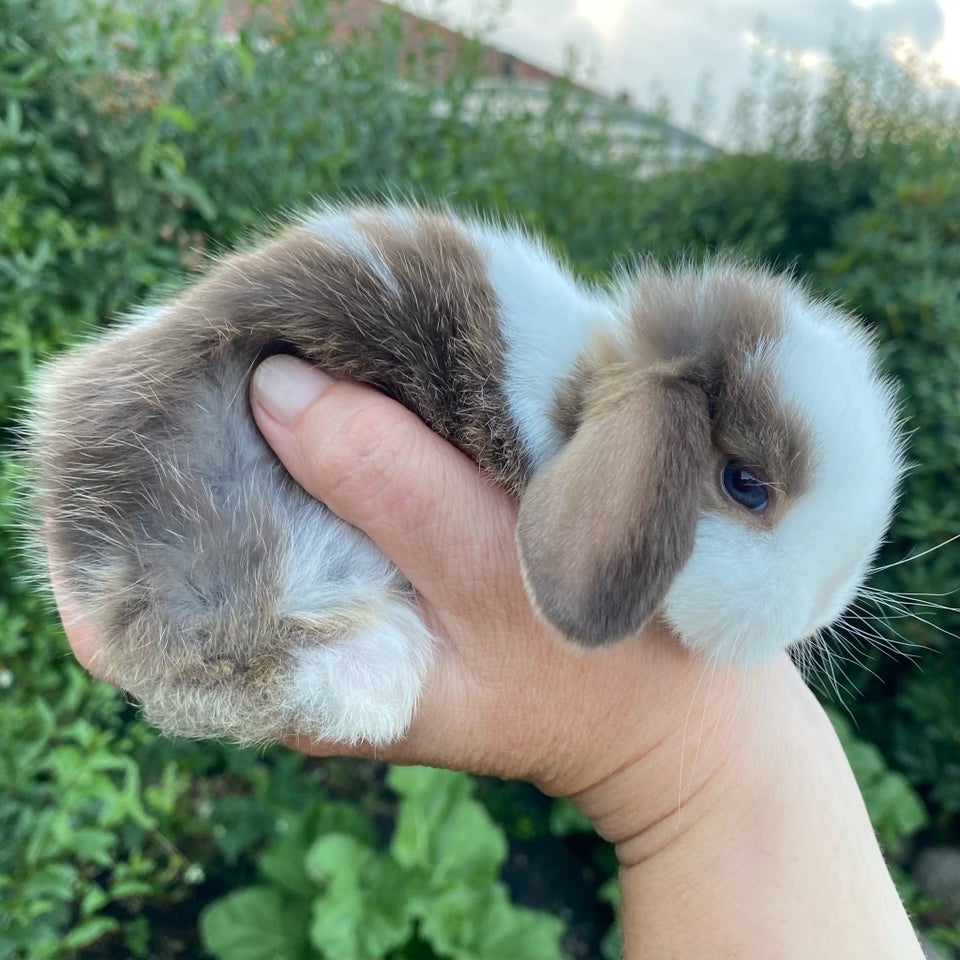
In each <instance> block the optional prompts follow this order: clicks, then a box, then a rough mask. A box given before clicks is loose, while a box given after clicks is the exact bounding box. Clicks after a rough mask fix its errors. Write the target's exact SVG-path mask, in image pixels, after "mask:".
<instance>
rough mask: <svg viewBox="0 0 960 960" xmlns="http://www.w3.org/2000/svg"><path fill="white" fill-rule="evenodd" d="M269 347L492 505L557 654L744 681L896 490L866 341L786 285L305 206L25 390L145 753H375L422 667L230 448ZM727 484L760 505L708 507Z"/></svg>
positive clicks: (831, 580) (452, 226)
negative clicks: (488, 495)
mask: <svg viewBox="0 0 960 960" xmlns="http://www.w3.org/2000/svg"><path fill="white" fill-rule="evenodd" d="M272 352H295V353H297V354H298V355H300V356H302V357H305V358H307V359H309V360H311V361H313V362H315V363H317V364H318V365H320V366H322V367H323V368H324V369H326V370H327V371H329V372H331V373H332V374H334V375H335V376H340V377H350V378H354V379H357V380H361V381H364V382H367V383H370V384H374V385H375V386H377V387H379V388H380V389H381V390H383V391H384V392H385V393H387V394H389V395H390V396H392V397H394V398H396V399H397V400H399V401H400V402H401V403H403V404H405V405H406V406H408V407H409V408H410V409H412V410H414V411H415V412H416V413H417V414H419V415H420V416H421V417H422V418H423V420H424V421H425V422H426V423H427V424H428V425H429V426H430V427H432V428H433V429H434V430H435V431H437V432H438V433H439V434H440V435H442V436H443V437H445V438H447V439H448V440H450V441H452V442H453V443H455V444H456V445H457V446H459V447H460V448H461V449H462V450H464V451H466V452H467V453H468V454H469V455H470V456H472V457H473V458H474V459H475V460H476V461H477V463H478V464H479V465H480V467H481V469H482V470H483V472H484V473H485V474H486V475H487V476H488V477H489V478H490V479H491V480H493V481H494V482H496V483H499V484H501V485H503V486H504V487H505V488H506V489H508V490H509V491H511V492H512V493H513V494H515V495H516V496H518V497H519V498H520V503H521V506H520V519H519V523H518V530H517V542H518V548H519V553H520V559H521V566H522V569H523V572H524V577H525V582H526V585H527V589H528V593H529V595H530V599H531V602H532V604H533V606H534V608H535V609H536V610H537V611H538V613H539V614H540V615H541V616H542V618H543V619H544V620H545V621H546V622H547V623H548V624H549V625H551V626H552V628H553V629H554V630H556V631H557V632H558V633H559V634H561V635H562V636H564V637H566V638H568V639H569V640H570V641H572V642H574V643H577V644H581V645H585V646H600V645H604V644H608V643H613V642H616V641H619V640H621V639H623V638H625V637H627V636H630V635H631V634H634V633H636V632H637V631H638V630H639V629H640V628H641V627H642V626H643V624H644V623H645V622H646V621H647V620H648V619H649V618H650V617H651V616H653V615H654V614H655V613H657V612H659V613H660V614H661V615H662V616H663V617H664V618H665V620H666V621H667V622H668V623H669V624H670V625H671V626H672V627H673V628H674V630H675V631H676V632H677V634H678V635H679V637H680V639H681V640H682V641H683V642H684V643H686V644H687V645H689V646H690V647H691V648H694V649H696V650H699V651H702V652H703V653H704V654H706V655H708V656H716V657H718V658H722V659H726V660H732V661H735V662H739V663H742V664H753V663H756V662H758V661H761V660H764V659H766V658H768V657H770V656H772V655H773V654H774V653H775V652H777V651H779V650H782V649H784V648H786V647H787V646H789V645H790V644H793V643H795V642H797V641H800V640H802V639H803V638H805V637H807V636H809V635H810V634H811V633H813V632H814V631H816V630H817V629H818V628H819V627H822V626H824V625H826V624H828V623H830V622H831V621H833V620H834V619H835V618H836V617H837V616H839V614H840V613H841V612H842V610H843V609H844V607H845V606H846V605H847V604H848V603H849V602H850V601H851V600H852V598H853V597H854V595H855V593H856V591H857V589H858V588H859V586H860V584H861V583H862V581H863V578H864V577H865V575H866V572H867V570H868V565H869V562H870V559H871V557H872V555H873V553H874V551H875V550H876V548H877V546H878V544H879V543H880V540H881V538H882V536H883V533H884V530H885V529H886V526H887V524H888V522H889V518H890V514H891V510H892V506H893V502H894V497H895V488H896V485H897V481H898V477H899V475H900V472H901V456H900V442H899V439H898V433H897V428H896V416H895V408H894V401H893V398H892V393H891V390H890V388H889V386H888V385H887V384H886V383H885V382H884V381H883V380H882V379H881V377H880V375H879V374H878V372H877V369H876V365H875V360H874V356H873V352H872V349H871V345H870V342H869V339H868V337H867V336H866V334H865V333H864V331H863V330H862V329H861V328H860V326H859V325H858V324H857V323H856V321H855V320H853V319H852V318H851V317H849V316H847V315H845V314H844V313H842V312H841V311H839V310H838V309H837V308H836V307H834V306H832V305H830V304H827V303H824V302H821V301H818V300H814V299H812V298H811V297H810V296H809V295H808V294H807V293H806V292H805V291H804V290H803V288H802V287H801V286H800V285H799V284H797V283H796V282H794V281H793V280H792V279H790V278H788V277H782V276H774V275H772V274H770V273H768V272H765V271H762V270H758V269H754V268H750V267H745V266H742V265H738V264H735V263H730V262H717V263H711V264H707V265H706V266H702V267H689V268H681V269H678V270H674V271H667V270H664V269H661V268H659V267H656V266H653V265H650V264H645V265H642V266H641V267H640V268H639V269H637V270H636V271H635V272H634V273H632V274H630V275H629V276H623V277H621V278H620V280H619V282H618V283H617V284H615V285H614V286H613V288H612V289H610V290H601V289H599V288H592V287H587V286H584V285H583V284H580V283H578V282H576V281H575V280H574V279H573V278H572V277H571V275H570V274H569V273H568V272H567V270H566V269H565V268H564V267H563V266H561V265H560V264H559V263H558V262H557V260H556V259H555V258H554V256H552V255H551V254H550V253H549V252H547V250H546V249H545V247H543V246H542V245H541V244H540V243H538V242H537V241H535V240H533V239H531V238H529V237H528V236H526V235H524V234H523V233H521V232H519V231H517V230H514V229H505V228H502V227H500V226H493V225H490V224H488V223H480V222H467V221H463V220H460V219H458V218H456V217H454V216H452V215H450V214H447V213H438V212H431V211H427V210H423V209H417V208H411V207H402V206H398V205H386V206H354V207H351V206H344V207H335V206H323V207H320V208H319V209H316V210H314V211H313V212H311V213H309V214H308V215H306V216H304V217H303V218H302V219H300V220H299V221H297V222H295V223H293V224H292V225H289V226H287V227H286V228H285V229H283V230H281V231H280V232H279V233H278V234H277V235H275V236H274V237H273V238H272V239H269V240H267V241H266V242H264V243H262V244H261V245H260V246H258V247H255V248H253V249H251V250H250V251H248V252H245V253H239V254H233V255H230V256H227V257H224V258H223V259H222V260H221V261H220V262H219V263H218V264H216V265H215V266H213V267H212V269H210V270H209V272H208V273H207V275H206V276H205V277H204V278H203V279H201V280H200V281H199V282H197V283H195V284H194V285H193V286H191V287H189V288H187V289H186V290H185V292H183V293H182V294H181V295H180V296H178V297H176V298H175V299H174V300H173V301H172V302H170V303H168V304H165V305H162V306H156V307H151V308H148V309H145V310H142V311H140V312H139V313H137V314H135V315H134V316H133V317H132V318H131V319H130V321H129V322H127V323H126V324H125V325H122V326H121V327H119V328H117V329H115V330H113V331H110V332H108V333H107V334H105V335H104V336H103V337H101V338H100V339H99V340H97V341H95V342H93V343H89V344H87V345H85V346H82V347H80V348H79V349H76V350H74V351H73V352H72V353H70V354H68V355H67V356H66V357H65V358H63V359H59V360H57V361H56V362H55V363H54V364H52V365H51V366H49V367H48V368H47V369H46V370H45V372H44V374H43V376H42V377H41V380H40V386H39V389H38V391H37V395H36V401H37V402H36V416H35V419H34V423H33V430H32V442H31V449H32V454H31V456H32V460H33V466H34V474H33V476H34V478H35V484H36V488H37V496H38V499H39V503H38V507H39V511H40V512H41V514H42V515H43V516H44V517H45V518H46V519H47V527H46V529H47V531H48V536H47V540H48V546H49V549H50V554H51V563H52V564H53V565H54V566H55V568H56V570H57V573H58V577H59V579H60V580H61V581H62V582H63V585H64V587H65V588H66V590H67V591H69V593H70V594H71V595H72V596H73V597H74V598H75V600H76V602H77V603H78V604H79V606H80V608H81V609H82V610H83V611H84V612H85V613H86V614H87V615H88V616H89V617H91V618H92V619H93V621H94V622H95V623H96V624H98V626H99V629H100V631H101V634H102V636H103V639H104V646H103V650H102V654H101V657H102V663H101V666H102V668H103V669H105V670H106V671H107V672H109V674H110V675H111V677H113V678H114V679H115V680H116V681H117V682H118V683H119V684H121V685H122V686H123V687H124V688H126V689H127V690H129V691H130V692H132V693H133V694H134V695H136V696H137V697H138V698H139V699H140V700H141V701H142V702H143V705H144V709H145V711H146V714H147V716H148V718H149V719H150V720H151V721H153V722H154V723H156V724H157V725H159V726H160V727H161V728H162V729H164V730H165V731H167V732H169V733H172V734H178V735H183V736H192V737H228V738H231V739H236V740H239V741H266V740H272V739H276V738H278V737H281V736H283V735H284V734H286V733H288V732H291V731H300V732H304V733H307V734H309V735H312V736H314V737H317V738H323V739H334V740H340V741H349V742H356V741H358V740H367V741H370V742H373V743H385V742H388V741H391V740H394V739H396V738H398V737H400V736H402V734H403V732H404V730H405V729H406V727H407V725H408V723H409V721H410V719H411V717H412V715H413V712H414V710H415V707H416V701H417V696H418V693H419V690H420V688H421V685H422V682H423V678H424V675H425V672H426V670H427V667H428V664H429V660H430V654H431V638H430V636H429V634H428V631H427V629H426V628H425V626H424V625H423V623H422V621H421V619H420V616H419V614H418V609H417V602H416V598H415V596H414V594H413V591H412V589H411V587H410V585H409V584H408V583H407V582H406V580H405V579H404V578H403V576H402V575H401V574H400V572H399V571H398V570H397V569H396V568H395V567H394V566H393V565H392V564H391V563H390V561H389V560H388V559H387V558H386V557H385V556H383V554H381V553H380V552H379V550H378V549H377V548H376V547H375V546H374V545H373V544H372V543H371V542H370V541H369V540H368V539H367V538H366V537H365V536H364V535H363V534H361V533H360V532H358V531H357V530H355V529H353V528H352V527H350V526H348V525H347V524H345V523H343V522H342V521H341V520H339V519H338V518H337V517H335V516H333V515H332V514H331V513H330V512H329V511H328V510H327V509H326V508H325V507H324V506H323V505H322V504H320V503H318V502H316V501H315V500H313V499H311V498H310V497H309V496H307V495H306V494H305V493H304V492H303V490H302V489H301V488H300V487H299V486H298V485H297V484H296V483H294V482H293V481H292V480H291V479H290V477H289V476H288V475H287V474H286V473H285V472H284V470H283V468H282V467H281V466H280V464H279V462H278V461H277V460H276V458H275V457H274V456H273V454H272V453H271V451H270V450H269V449H268V448H267V447H266V445H265V444H264V442H263V440H262V439H261V438H260V436H259V434H258V432H257V430H256V428H255V426H254V425H253V421H252V419H251V416H250V411H249V408H248V402H247V386H248V379H249V375H250V372H251V370H252V368H253V367H254V366H255V364H256V362H257V361H258V359H260V358H262V357H264V356H266V355H268V354H270V353H272ZM730 461H735V462H736V463H738V464H744V465H747V466H748V467H749V468H750V470H751V471H752V472H753V473H754V474H755V475H756V476H757V477H762V479H763V481H764V483H765V487H764V489H765V490H766V491H768V492H769V495H770V502H769V505H768V506H767V507H766V509H765V510H762V511H757V512H754V511H751V510H749V509H747V508H745V507H744V506H742V505H741V504H739V503H736V502H734V501H733V500H732V499H731V497H730V496H729V495H727V494H726V493H725V492H724V487H723V483H722V476H723V471H724V466H725V465H726V464H728V463H729V462H730Z"/></svg>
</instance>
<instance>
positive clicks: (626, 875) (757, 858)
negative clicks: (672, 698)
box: [594, 661, 922, 960]
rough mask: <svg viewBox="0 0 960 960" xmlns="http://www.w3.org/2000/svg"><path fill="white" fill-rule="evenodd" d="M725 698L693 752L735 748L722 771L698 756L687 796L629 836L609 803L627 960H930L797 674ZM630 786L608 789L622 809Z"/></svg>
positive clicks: (770, 676) (605, 824)
mask: <svg viewBox="0 0 960 960" xmlns="http://www.w3.org/2000/svg"><path fill="white" fill-rule="evenodd" d="M723 700H724V694H723V693H718V695H717V703H716V705H715V706H716V709H717V710H718V711H719V714H724V713H725V711H726V715H725V716H720V715H718V716H715V717H711V713H710V704H709V700H708V702H707V707H706V713H705V714H704V717H703V721H704V722H703V726H702V730H701V732H700V733H699V734H698V733H697V731H696V730H695V731H694V732H693V733H692V734H691V735H688V737H687V738H686V741H687V742H686V746H685V750H688V751H691V752H695V751H697V749H698V743H697V738H698V735H699V736H701V737H703V738H705V739H706V738H711V736H712V737H713V738H714V741H713V743H710V742H706V743H704V744H702V745H701V746H700V749H701V751H702V752H704V753H714V756H717V755H718V754H717V753H715V751H718V750H720V742H722V738H727V737H734V738H735V742H734V743H732V744H728V745H729V746H730V747H731V749H730V750H729V752H728V754H727V759H726V761H725V762H722V763H720V764H719V765H718V766H717V767H716V769H715V770H710V769H709V765H710V762H711V760H710V757H709V756H702V757H701V758H700V759H699V760H698V761H696V763H697V764H698V765H703V764H705V765H706V771H707V772H706V775H705V776H704V777H702V778H701V777H698V776H697V775H696V774H693V775H692V776H691V775H690V774H687V775H686V776H687V778H688V780H689V781H690V782H691V785H692V786H691V792H690V794H689V795H686V796H685V797H684V798H683V799H681V801H680V803H679V805H678V806H675V809H674V812H672V813H670V814H669V815H667V816H665V817H663V818H662V819H660V820H658V821H657V822H648V823H647V824H646V825H644V826H643V827H642V828H641V829H640V830H639V831H637V832H636V833H634V834H632V835H625V830H624V828H625V824H626V823H627V822H628V821H627V819H624V817H625V816H627V815H625V814H624V813H623V812H622V811H621V813H620V817H621V821H622V822H621V824H620V825H619V826H618V827H616V828H612V826H611V825H612V823H613V822H614V821H613V820H612V819H611V816H610V812H609V811H612V810H614V809H615V807H616V804H615V803H614V802H612V801H610V800H608V801H607V804H608V808H609V811H608V813H607V815H606V817H605V818H602V822H600V823H598V828H599V829H601V832H603V831H604V830H611V829H613V832H614V836H613V839H615V840H617V839H619V842H618V843H617V851H618V855H619V857H620V862H621V873H620V885H621V899H622V924H623V948H624V956H625V957H628V958H639V957H657V958H670V957H677V958H686V960H691V958H695V957H703V958H711V960H713V958H718V957H744V958H750V957H757V958H759V957H763V958H764V960H786V958H797V960H809V958H811V957H817V958H823V960H829V958H833V957H836V958H843V960H857V958H861V957H862V958H864V960H868V958H869V960H882V958H887V957H889V958H890V960H909V958H912V957H916V958H921V957H922V954H921V951H920V947H919V944H918V942H917V939H916V937H915V935H914V933H913V931H912V929H911V926H910V923H909V921H908V919H907V916H906V913H905V911H904V909H903V907H902V905H901V903H900V900H899V897H898V895H897V892H896V889H895V888H894V886H893V883H892V881H891V879H890V875H889V872H888V871H887V868H886V865H885V864H884V862H883V858H882V856H881V854H880V850H879V847H878V845H877V842H876V839H875V836H874V833H873V829H872V827H871V825H870V822H869V818H868V816H867V812H866V809H865V807H864V804H863V800H862V798H861V796H860V792H859V789H858V787H857V784H856V781H855V780H854V778H853V774H852V772H851V770H850V766H849V764H848V763H847V761H846V758H845V756H844V755H843V751H842V749H841V747H840V744H839V742H838V741H837V738H836V736H835V735H834V733H833V730H832V728H831V726H830V723H829V721H828V719H827V718H826V715H825V714H824V712H823V710H822V709H821V708H820V706H819V705H818V704H817V703H816V701H815V699H814V698H813V696H812V695H811V694H810V693H809V691H808V690H807V689H806V688H805V687H804V686H803V684H802V682H801V680H800V678H799V677H798V676H797V675H796V673H795V671H794V670H793V668H792V667H791V666H790V665H789V664H788V663H786V661H784V662H782V663H780V664H778V665H777V666H776V667H775V668H771V669H768V670H764V671H762V672H761V673H760V674H759V675H758V676H757V678H756V682H755V683H752V684H751V685H750V686H748V687H747V688H746V689H744V690H742V691H740V692H739V693H738V694H737V696H735V698H734V699H733V701H731V702H729V703H724V702H723ZM730 711H733V713H732V715H731V713H730ZM711 722H712V723H713V728H712V729H711V726H710V724H711ZM699 726H700V724H699V723H698V727H699ZM721 752H722V751H721ZM636 773H637V775H638V776H640V777H642V776H643V771H642V770H640V769H638V770H637V771H636ZM629 776H630V771H625V772H624V775H623V779H622V782H621V783H619V784H617V785H613V784H611V785H609V789H611V790H614V789H615V790H616V791H618V792H619V793H620V794H621V795H622V796H623V798H624V807H625V808H627V807H629V799H628V798H629V796H630V795H631V792H632V791H640V790H642V789H643V785H642V783H640V782H639V781H638V782H637V783H636V784H634V785H631V784H630V783H629V779H628V778H629ZM682 792H683V786H682V784H678V791H677V794H676V796H678V797H679V796H681V793H682ZM595 802H596V798H594V803H595ZM595 809H596V807H595ZM645 816H649V814H645ZM618 834H619V836H618Z"/></svg>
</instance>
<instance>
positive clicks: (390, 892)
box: [307, 834, 413, 957]
mask: <svg viewBox="0 0 960 960" xmlns="http://www.w3.org/2000/svg"><path fill="white" fill-rule="evenodd" d="M307 869H308V871H309V872H310V874H311V876H313V877H315V878H317V879H325V880H326V890H325V891H324V892H323V893H322V894H321V895H320V896H319V897H317V898H316V900H315V901H314V906H313V922H312V923H311V925H310V939H311V941H312V942H313V944H314V945H315V946H317V947H319V948H320V949H321V950H322V951H323V953H324V954H325V955H326V956H331V957H383V956H385V955H386V954H387V953H388V952H389V951H390V950H392V949H394V948H395V947H398V946H401V945H402V944H403V943H405V942H406V941H407V940H408V939H409V937H410V935H411V934H412V932H413V915H412V912H411V910H410V909H409V903H410V894H411V892H412V891H411V879H412V878H411V877H410V876H409V875H408V874H407V873H406V872H405V871H404V870H403V869H402V868H401V867H400V866H399V865H398V864H397V863H396V862H395V861H393V860H391V859H390V858H389V857H385V856H383V855H380V854H378V853H377V851H375V850H373V849H371V848H369V847H367V846H365V845H364V844H362V843H360V842H359V841H358V840H356V839H355V838H354V837H351V836H347V835H345V834H328V835H327V836H325V837H321V838H320V839H319V840H317V842H316V843H314V845H313V846H312V847H311V848H310V852H309V853H308V854H307Z"/></svg>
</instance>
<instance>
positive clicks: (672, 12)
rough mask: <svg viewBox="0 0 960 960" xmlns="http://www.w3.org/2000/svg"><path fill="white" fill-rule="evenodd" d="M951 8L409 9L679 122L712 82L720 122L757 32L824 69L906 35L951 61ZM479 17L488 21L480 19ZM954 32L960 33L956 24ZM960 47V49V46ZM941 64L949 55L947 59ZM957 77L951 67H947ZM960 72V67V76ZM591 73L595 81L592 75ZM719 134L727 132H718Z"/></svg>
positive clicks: (448, 4) (584, 4) (567, 5)
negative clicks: (491, 25) (573, 73)
mask: <svg viewBox="0 0 960 960" xmlns="http://www.w3.org/2000/svg"><path fill="white" fill-rule="evenodd" d="M949 3H952V0H939V2H938V0H879V2H877V0H805V2H802V3H800V2H797V0H728V2H719V0H512V3H510V4H509V6H508V8H507V9H506V11H505V12H503V11H501V12H500V14H499V15H498V13H497V11H498V8H501V7H502V4H500V3H498V2H497V0H489V2H488V3H487V4H485V5H484V4H481V5H480V6H479V7H478V5H477V3H476V2H471V0H439V2H437V0H433V2H430V0H403V5H404V6H407V7H408V8H411V9H414V10H415V11H416V12H418V13H421V14H423V15H427V16H434V17H435V18H436V19H441V20H443V21H444V22H447V23H449V24H451V25H452V26H462V25H464V24H473V25H476V24H478V23H483V22H490V19H491V15H492V17H493V19H498V22H499V26H498V27H497V29H495V30H494V31H493V33H492V35H491V39H492V41H493V42H494V43H495V44H496V45H498V46H501V47H503V48H504V49H507V50H509V51H510V52H512V53H515V54H517V55H518V56H520V57H523V58H525V59H528V60H531V61H533V62H534V63H538V64H540V65H542V66H544V67H547V68H549V69H554V70H558V69H561V68H562V67H563V65H564V63H565V51H566V50H568V49H569V48H571V47H574V48H576V49H577V50H578V51H579V52H580V54H581V60H582V61H584V62H585V64H586V65H587V67H589V66H590V65H591V64H592V65H593V66H594V67H595V70H594V72H593V74H592V75H590V76H587V79H588V81H589V82H592V83H593V85H595V86H597V87H598V88H599V89H602V90H606V91H607V92H615V91H620V90H626V91H628V92H629V93H630V95H631V96H632V97H633V99H634V100H635V101H636V102H637V103H638V104H640V105H644V104H648V103H650V102H651V99H652V92H653V91H654V89H655V88H656V89H659V90H662V91H663V92H665V93H666V94H667V96H668V97H669V99H670V101H671V102H672V104H673V105H674V115H675V116H676V117H677V119H678V120H679V121H680V122H684V120H685V119H686V118H687V117H688V116H689V112H690V109H691V106H692V105H693V103H694V101H695V99H696V96H697V91H698V86H699V84H700V80H701V78H702V77H703V75H704V74H705V73H706V74H709V76H710V84H711V90H712V92H713V95H714V99H715V100H716V107H717V113H718V115H719V116H726V115H727V114H728V113H729V109H730V106H731V105H732V102H733V100H734V98H735V96H736V94H737V93H738V92H739V91H740V90H741V89H743V88H744V87H745V86H746V85H747V84H748V82H749V72H750V51H749V49H748V47H749V44H748V43H747V41H746V38H747V36H748V34H749V33H750V32H751V31H756V30H757V29H758V28H759V29H760V30H761V32H762V33H763V34H764V35H765V36H766V37H768V38H769V39H770V40H772V41H773V42H774V43H776V44H778V45H780V46H784V47H788V48H791V49H796V50H798V51H800V52H802V53H803V54H804V56H805V58H806V62H808V63H810V64H815V63H816V62H817V61H818V58H820V59H822V55H823V54H824V53H825V52H826V51H828V50H829V48H830V47H831V45H832V44H833V43H834V42H835V41H837V40H843V41H846V42H849V41H850V40H851V39H864V40H866V39H876V40H879V41H881V42H889V40H890V39H892V38H893V37H894V36H901V35H905V36H907V37H909V38H910V41H911V43H912V44H913V46H914V47H915V48H916V49H917V50H918V51H919V52H920V53H921V54H922V55H924V56H929V55H930V54H931V51H934V50H936V52H938V53H940V52H941V51H945V50H946V49H947V47H946V46H945V38H944V28H945V24H946V23H947V21H946V18H945V5H947V4H949ZM478 9H479V10H480V11H481V13H479V14H478V12H477V11H478ZM952 22H953V29H954V30H955V31H960V23H958V22H957V18H954V20H953V21H952ZM953 43H954V45H956V41H955V40H954V41H953ZM941 55H942V54H941ZM947 68H948V69H949V68H950V64H949V63H948V64H947ZM954 69H955V70H957V71H960V64H957V65H956V66H955V67H954ZM584 72H585V73H589V71H584ZM717 126H722V124H718V125H717Z"/></svg>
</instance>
